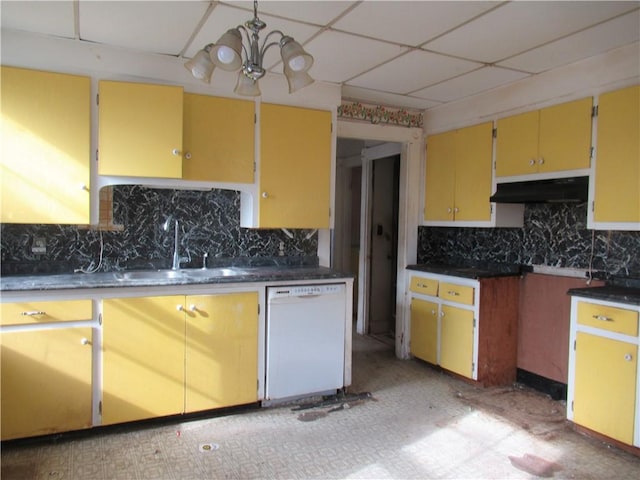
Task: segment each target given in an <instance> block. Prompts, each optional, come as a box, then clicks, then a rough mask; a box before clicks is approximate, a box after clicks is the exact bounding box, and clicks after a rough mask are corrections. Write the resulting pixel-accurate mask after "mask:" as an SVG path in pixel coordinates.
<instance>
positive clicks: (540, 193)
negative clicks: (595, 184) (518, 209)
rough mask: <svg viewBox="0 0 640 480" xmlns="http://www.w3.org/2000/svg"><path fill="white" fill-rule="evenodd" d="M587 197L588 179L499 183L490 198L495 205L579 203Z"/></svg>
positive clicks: (573, 178) (571, 178)
mask: <svg viewBox="0 0 640 480" xmlns="http://www.w3.org/2000/svg"><path fill="white" fill-rule="evenodd" d="M588 195H589V177H570V178H555V179H551V180H534V181H528V182H513V183H499V184H498V185H497V187H496V193H494V194H493V195H492V196H491V197H490V199H489V200H490V201H491V202H495V203H581V202H586V201H587V199H588Z"/></svg>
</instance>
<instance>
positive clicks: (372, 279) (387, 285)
mask: <svg viewBox="0 0 640 480" xmlns="http://www.w3.org/2000/svg"><path fill="white" fill-rule="evenodd" d="M400 150H401V144H397V143H381V142H371V141H369V142H368V141H364V140H354V139H340V138H339V139H338V148H337V169H336V172H337V173H336V225H335V230H334V242H333V243H334V252H335V256H334V266H335V267H336V268H338V269H340V270H343V271H346V272H348V273H352V274H353V275H354V278H355V281H354V298H353V304H354V306H356V305H357V308H354V309H353V310H354V322H355V323H356V330H357V332H358V333H359V334H366V335H370V336H373V337H374V338H376V339H378V340H381V341H383V342H384V343H386V344H388V345H390V346H394V345H395V344H396V341H397V339H396V323H397V319H396V310H397V299H396V295H397V278H398V226H399V199H400V168H401V155H400Z"/></svg>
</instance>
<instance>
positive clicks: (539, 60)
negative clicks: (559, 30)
mask: <svg viewBox="0 0 640 480" xmlns="http://www.w3.org/2000/svg"><path fill="white" fill-rule="evenodd" d="M638 40H640V11H637V10H636V11H635V12H632V13H628V14H626V15H622V16H620V17H617V18H614V19H613V20H609V21H607V22H604V23H601V24H600V25H596V26H595V27H592V28H589V29H588V30H583V31H581V32H579V33H576V34H573V35H570V36H568V37H565V38H563V39H560V40H556V41H555V42H551V43H548V44H546V45H544V46H542V47H540V48H536V49H533V50H530V51H528V52H525V53H523V54H522V55H517V56H515V57H512V58H510V59H508V60H505V61H504V62H500V63H499V65H503V66H506V67H511V68H517V69H520V70H525V71H527V72H532V73H540V72H543V71H545V70H549V69H551V68H555V67H559V66H561V65H566V64H567V63H571V62H575V61H577V60H581V59H583V58H587V57H590V56H592V55H597V54H599V53H604V52H606V51H608V50H611V49H614V48H617V47H621V46H623V45H628V44H630V43H633V42H637V41H638ZM639 56H640V52H639Z"/></svg>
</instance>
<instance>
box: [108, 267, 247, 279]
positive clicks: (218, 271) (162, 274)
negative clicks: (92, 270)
mask: <svg viewBox="0 0 640 480" xmlns="http://www.w3.org/2000/svg"><path fill="white" fill-rule="evenodd" d="M243 273H244V270H243V269H240V268H235V267H224V268H184V269H180V270H137V271H131V272H115V273H114V274H113V275H114V277H115V278H116V279H117V280H121V281H125V280H170V279H180V278H184V279H192V280H196V279H203V278H219V277H230V276H234V275H242V274H243Z"/></svg>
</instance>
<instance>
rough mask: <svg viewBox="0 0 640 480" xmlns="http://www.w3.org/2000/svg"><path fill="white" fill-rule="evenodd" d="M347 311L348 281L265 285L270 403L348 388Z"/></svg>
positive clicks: (267, 381)
mask: <svg viewBox="0 0 640 480" xmlns="http://www.w3.org/2000/svg"><path fill="white" fill-rule="evenodd" d="M345 312H346V287H345V284H344V283H341V284H318V285H296V286H278V287H268V288H267V335H266V336H267V345H266V356H267V359H266V390H265V399H266V400H267V401H273V400H277V399H287V398H292V397H301V396H304V395H308V394H318V393H336V390H337V389H339V388H342V387H343V386H344V348H345V315H346V313H345Z"/></svg>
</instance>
